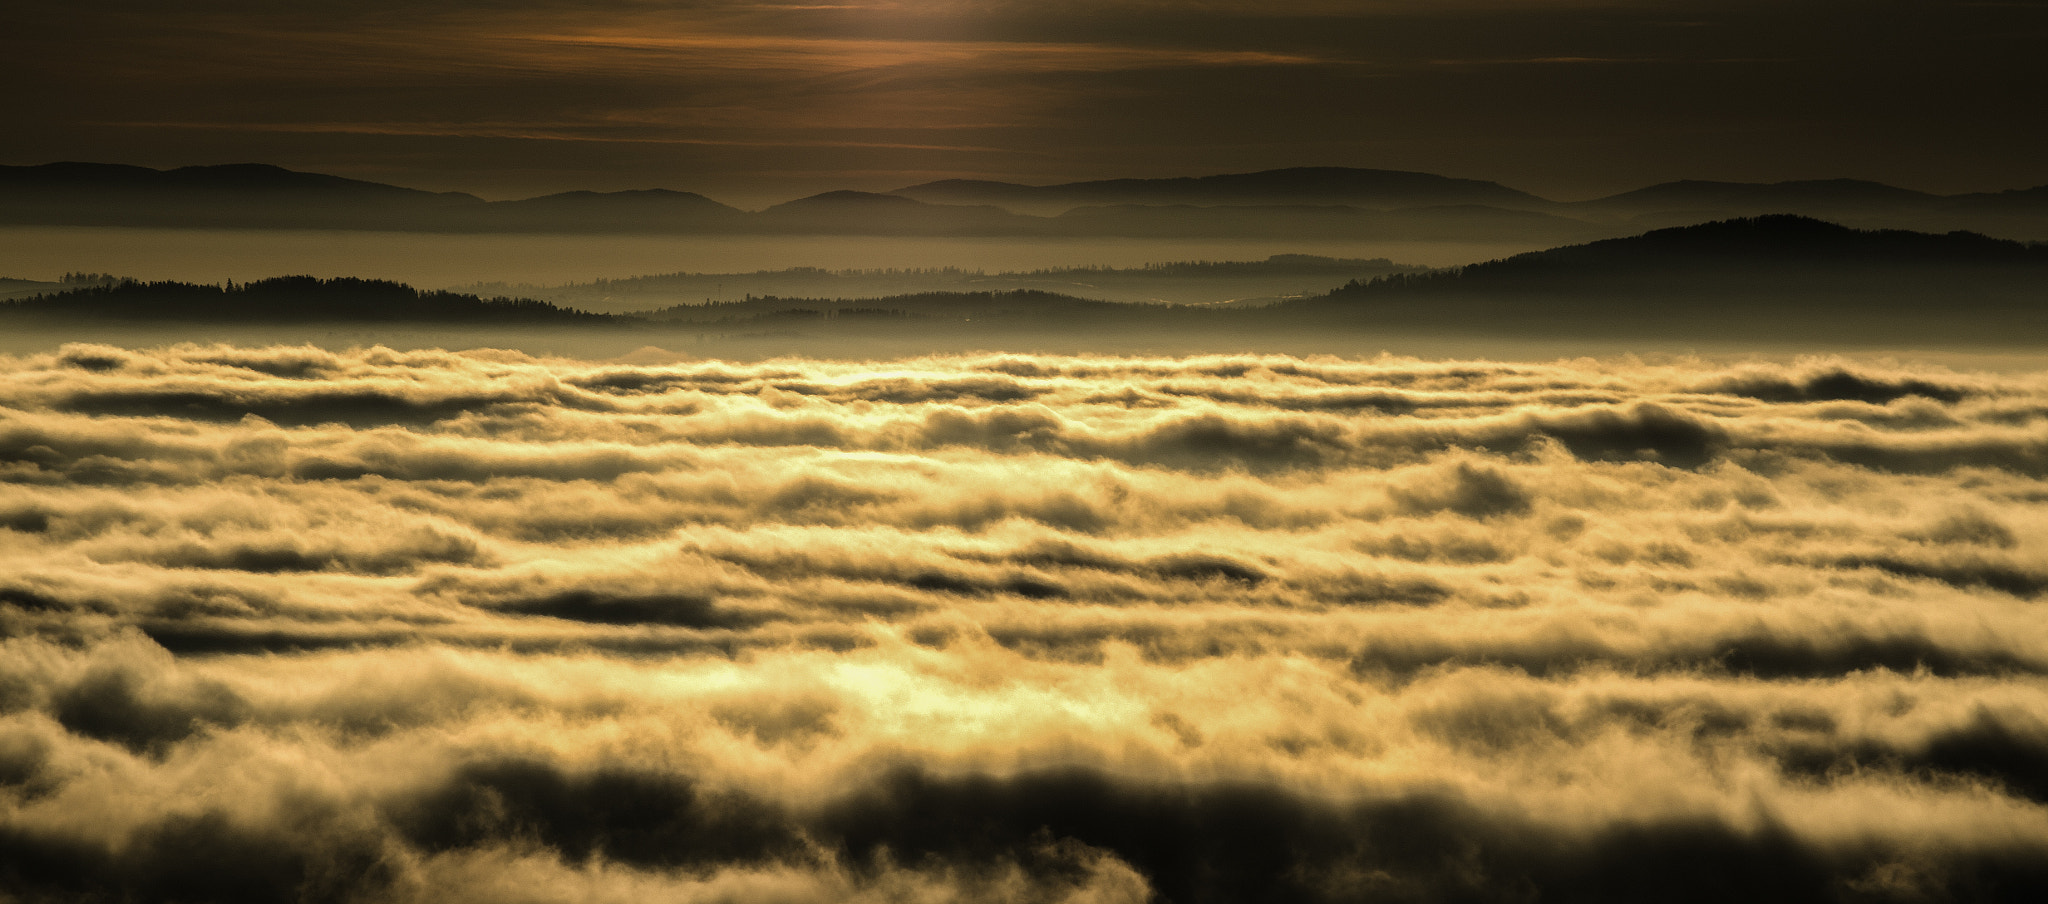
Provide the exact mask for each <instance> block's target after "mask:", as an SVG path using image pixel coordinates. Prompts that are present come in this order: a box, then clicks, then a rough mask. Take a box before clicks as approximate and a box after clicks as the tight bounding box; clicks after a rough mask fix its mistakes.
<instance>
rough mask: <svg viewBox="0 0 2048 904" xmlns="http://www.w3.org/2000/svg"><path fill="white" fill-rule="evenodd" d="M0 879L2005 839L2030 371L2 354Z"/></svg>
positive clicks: (1703, 871) (241, 877)
mask: <svg viewBox="0 0 2048 904" xmlns="http://www.w3.org/2000/svg"><path fill="white" fill-rule="evenodd" d="M0 480H4V481H5V487H6V489H5V492H4V493H0V864H4V865H0V892H5V893H7V894H11V895H14V896H18V897H21V898H24V899H27V900H87V899H93V900H98V899H108V898H112V899H122V898H132V899H178V900H222V901H237V900H280V899H288V900H318V901H357V900H401V901H404V900H418V901H449V900H456V901H460V900H479V901H484V900H489V901H567V900H593V901H611V900H618V901H631V900H647V899H655V898H659V899H664V900H668V899H674V900H707V901H708V900H717V901H735V902H738V901H849V900H852V901H863V900H874V901H882V900H889V901H900V900H932V901H938V900H989V901H1016V900H1032V901H1048V902H1054V901H1058V902H1084V901H1102V902H1109V901H1142V900H1147V899H1158V900H1170V901H1180V902H1187V901H1212V900H1213V901H1242V900H1287V901H1321V900H1360V899H1374V900H1377V899H1387V900H1417V901H1434V900H1474V901H1491V900H1529V899H1532V898H1536V897H1542V898H1545V899H1556V900H1643V899H1659V900H1727V899H1730V898H1735V897H1750V898H1756V899H1762V900H1829V899H1837V900H1877V901H1925V900H1996V899H2013V900H2023V899H2031V898H2032V897H2033V896H2035V895H2038V894H2039V893H2040V892H2041V891H2042V890H2043V889H2044V888H2048V870H2044V868H2043V867H2042V865H2041V864H2042V863H2044V862H2048V857H2044V855H2048V768H2044V766H2043V764H2044V763H2048V619H2043V618H2042V617H2041V612H2042V610H2041V608H2040V607H2041V606H2042V604H2043V603H2042V600H2043V597H2044V594H2048V545H2044V543H2043V541H2042V540H2041V539H2040V538H2042V537H2048V508H2044V504H2048V484H2044V480H2048V376H2044V375H2024V374H2023V375H1999V376H1992V375H1982V374H1968V373H1949V372H1938V371H1931V370H1924V369H1922V370H1902V369H1899V368H1896V367H1891V366H1885V365H1878V364H1872V363H1864V362H1852V361H1840V360H1813V361H1806V362H1799V363H1795V364H1788V365H1776V364H1755V365H1744V366H1737V367H1709V366H1705V365H1685V364H1675V365H1658V366H1651V365H1645V364H1641V363H1637V362H1630V361H1612V362H1597V361H1579V362H1569V363H1559V364H1552V365H1527V364H1500V363H1487V362H1423V361H1414V360H1405V359H1380V360H1368V361H1358V360H1338V359H1296V358H1285V357H1255V356H1235V357H1230V356H1224V357H1207V358H1186V359H1142V358H1090V357H1038V356H1021V355H986V356H969V357H938V358H925V359H916V360H901V361H888V362H871V363H821V362H815V361H802V360H782V361H769V362H764V363H760V364H750V365H737V364H728V363H721V362H687V363H681V364H674V365H665V366H633V365H625V364H618V363H596V362H582V361H572V360H554V359H535V358H531V357H527V356H524V355H521V354H518V353H510V352H468V353H454V352H444V351H421V352H396V351H391V350H388V349H382V348H378V349H369V350H356V351H349V352H330V351H324V350H319V349H314V348H307V347H301V348H284V347H280V348H240V347H228V346H178V347H174V348H168V349H157V350H149V351H136V350H129V349H120V348H114V347H105V346H88V345H74V346H67V347H65V348H64V349H62V350H60V351H57V352H54V353H50V354H45V355H37V356H29V357H19V358H6V359H0Z"/></svg>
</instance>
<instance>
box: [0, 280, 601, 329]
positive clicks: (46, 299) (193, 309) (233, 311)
mask: <svg viewBox="0 0 2048 904" xmlns="http://www.w3.org/2000/svg"><path fill="white" fill-rule="evenodd" d="M0 318H15V319H22V318H26V319H34V320H124V321H151V322H155V321H164V322H179V321H199V322H210V323H224V324H238V325H253V324H266V323H270V324H277V323H325V322H372V323H443V324H455V323H460V324H493V325H504V324H555V325H597V324H605V323H617V322H621V318H618V317H614V316H612V315H607V314H590V313H585V312H583V311H576V310H570V309H567V308H558V307H556V306H554V305H551V304H548V303H547V302H543V301H533V300H531V299H512V298H490V299H486V298H479V297H477V296H475V295H462V294H457V293H454V292H422V291H419V290H417V289H414V288H412V287H411V286H407V285H404V284H401V283H395V282H386V281H383V280H369V279H351V278H341V279H315V278H313V277H310V276H284V277H278V278H275V279H265V280H260V281H257V282H252V283H244V284H241V285H233V284H230V285H225V286H208V285H195V284H192V283H184V282H134V281H124V282H119V283H114V284H111V285H102V286H93V287H89V288H82V289H73V290H70V291H66V292H57V293H51V294H42V295H36V296H33V297H30V298H23V299H17V300H13V301H0Z"/></svg>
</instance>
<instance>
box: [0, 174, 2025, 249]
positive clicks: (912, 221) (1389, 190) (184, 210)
mask: <svg viewBox="0 0 2048 904" xmlns="http://www.w3.org/2000/svg"><path fill="white" fill-rule="evenodd" d="M1780 213H1791V214H1801V215H1806V216H1815V217H1821V218H1825V219H1830V220H1835V221H1838V222H1842V223H1845V224H1848V225H1851V226H1857V227H1861V228H1906V229H1915V230H1920V231H1931V232H1946V231H1951V230H1956V229H1968V230H1973V231H1978V232H1986V233H1990V234H1995V235H2001V236H2005V237H2008V238H2021V239H2035V240H2039V239H2048V186H2042V187H2039V188H2030V189H2019V190H2013V191H2004V192H1980V193H1975V194H1965V195H1952V196H1941V195H1932V194H1927V193H1924V192H1916V191H1910V190H1907V189H1901V188H1895V187H1892V186H1887V185H1883V184H1880V183H1875V182H1866V181H1858V180H1848V179H1838V180H1819V181H1804V182H1779V183H1767V184H1766V183H1734V182H1704V181H1683V182H1671V183H1665V184H1662V185H1654V186H1650V187H1648V188H1643V189H1638V190H1636V191H1631V192H1624V193H1622V194H1618V195H1614V196H1611V197H1607V198H1600V199H1596V200H1591V201H1579V202H1569V203H1566V202H1554V201H1548V200H1545V199H1543V198H1539V197H1536V196H1535V195H1531V194H1528V193H1526V192H1521V191H1517V190H1515V189H1512V188H1508V187H1506V186H1503V185H1500V184H1498V183H1494V182H1484V181H1479V180H1472V179H1452V178H1447V177H1443V176H1435V175H1430V174H1427V173H1414V172H1402V171H1393V170H1372V169H1351V168H1343V167H1304V168H1295V169H1281V170H1268V171H1264V172H1256V173H1238V174H1230V175H1219V176H1204V177H1196V178H1179V179H1110V180H1100V181H1092V182H1072V183H1065V184H1060V185H1043V186H1033V185H1018V184H1013V183H1005V182H989V181H973V180H949V181H943V182H931V183H926V184H924V185H916V186H910V187H908V188H904V189H900V190H898V191H896V192H893V193H886V194H877V193H872V192H854V191H835V192H826V193H824V194H821V195H814V196H812V197H809V198H803V199H799V200H796V201H791V202H788V203H786V204H779V205H776V206H774V207H771V208H769V209H767V210H765V211H761V212H759V213H749V212H746V211H742V210H738V209H735V208H732V207H728V206H726V205H723V204H720V203H718V202H716V201H713V200H711V199H709V198H706V197H704V196H702V195H697V194H691V193H688V192H680V191H668V190H662V189H649V190H640V191H618V192H590V191H575V192H565V193H561V194H555V195H548V196H545V197H539V198H528V199H524V200H517V201H484V200H482V199H479V198H477V197H475V196H473V195H468V194H463V193H460V192H427V191H418V190H414V189H409V188H400V187H397V186H392V185H384V184H380V183H376V182H365V181H362V180H357V179H346V178H342V177H338V176H329V175H321V174H318V173H303V172H295V171H292V170H287V169H282V168H280V167H275V166H269V165H264V164H235V165H228V166H196V167H184V168H181V169H173V170H153V169H148V168H145V167H139V166H121V165H112V164H94V163H52V164H44V165H41V166H0V224H15V225H81V226H155V227H167V228H266V229H272V228H277V229H291V228H299V229H354V230H379V231H415V232H459V233H489V232H523V233H543V232H573V233H639V234H696V235H713V234H717V235H724V234H732V235H763V234H768V235H773V234H797V233H807V234H821V235H986V236H1018V237H1032V236H1038V237H1066V238H1092V237H1151V238H1194V237H1202V238H1229V237H1235V238H1252V237H1256V238H1276V237H1278V238H1303V239H1320V240H1344V239H1365V240H1425V241H1488V242H1494V241H1508V242H1520V243H1527V244H1528V245H1530V246H1540V245H1546V244H1553V243H1558V242H1569V241H1583V240H1586V239H1591V238H1600V237H1607V236H1615V235H1623V234H1627V233H1633V232H1638V231H1641V230H1643V229H1648V228H1657V227H1662V226H1677V225H1687V224H1692V223H1699V222H1704V221H1709V220H1720V219H1728V218H1731V217H1752V216H1760V215H1766V214H1780Z"/></svg>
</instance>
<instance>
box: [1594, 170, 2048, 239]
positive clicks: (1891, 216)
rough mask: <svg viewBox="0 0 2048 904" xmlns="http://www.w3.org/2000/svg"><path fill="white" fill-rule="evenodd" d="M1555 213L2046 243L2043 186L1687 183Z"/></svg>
mask: <svg viewBox="0 0 2048 904" xmlns="http://www.w3.org/2000/svg"><path fill="white" fill-rule="evenodd" d="M1560 212H1561V213H1564V214H1566V215H1570V216H1577V217H1583V218H1588V219H1593V220H1596V221H1597V220H1600V219H1602V218H1613V219H1616V220H1619V221H1624V222H1627V223H1630V224H1633V225H1636V226H1638V227H1657V226H1673V225H1683V224H1691V223H1698V222H1701V221H1704V220H1713V219H1727V218H1733V217H1755V216H1763V215H1768V214H1798V215H1802V216H1809V217H1818V218H1822V219H1828V220H1834V221H1838V222H1842V223H1846V224H1850V225H1855V226H1860V227H1863V228H1907V229H1915V230H1920V231H1934V232H1945V231H1950V230H1956V229H1969V230H1978V231H1984V230H1989V231H1996V232H1999V233H2002V234H2006V235H2010V236H2015V237H2025V238H2031V239H2048V186H2042V187H2040V188H2034V189H2022V190H2018V191H2007V192H1996V193H1980V194H1968V195H1934V194H1928V193H1926V192H1918V191H1912V190H1909V189H1904V188H1898V187H1895V186H1891V185H1885V184H1883V183H1881V182H1869V181H1865V180H1860V179H1822V180H1807V181H1798V182H1768V183H1751V182H1706V181H1693V180H1689V181H1682V182H1666V183H1663V184H1661V185H1652V186H1650V187H1648V188H1641V189H1637V190H1635V191H1630V192H1623V193H1621V194H1618V195H1613V196H1610V197H1606V198H1600V199H1597V200H1593V201H1581V202H1577V203H1573V204H1566V205H1562V206H1561V208H1560Z"/></svg>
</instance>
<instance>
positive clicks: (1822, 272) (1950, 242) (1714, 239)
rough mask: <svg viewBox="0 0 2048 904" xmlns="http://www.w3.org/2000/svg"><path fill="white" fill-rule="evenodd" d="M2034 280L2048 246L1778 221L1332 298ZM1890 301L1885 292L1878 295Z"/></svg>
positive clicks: (1495, 265) (1555, 254) (1470, 270)
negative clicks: (1427, 294)
mask: <svg viewBox="0 0 2048 904" xmlns="http://www.w3.org/2000/svg"><path fill="white" fill-rule="evenodd" d="M1900 279H1904V280H1906V282H1907V283H1909V284H1912V285H1913V287H1914V288H1915V289H1919V288H1924V287H1925V285H1930V284H1941V283H1949V284H1953V285H1956V286H1958V287H1969V286H1978V285H1981V284H1983V283H1986V282H1996V283H2001V284H2010V283H2014V282H2015V281H2018V282H2020V283H2021V284H2024V283H2025V282H2031V281H2040V282H2037V283H2036V284H2038V285H2040V286H2042V287H2043V288H2044V289H2048V245H2042V244H2031V245H2029V244H2023V243H2020V242H2013V241H2006V240H2004V239H1994V238H1989V237H1986V236H1983V235H1978V234H1976V233H1971V232H1951V233H1946V234H1935V233H1925V232H1910V231H1906V230H1898V229H1886V230H1861V229H1851V228H1848V227H1846V226H1840V225H1837V224H1834V223H1829V222H1826V221H1822V220H1816V219H1811V218H1808V217H1800V216H1790V215H1778V216H1763V217H1749V218H1741V219H1731V220H1720V221H1716V222H1712V223H1702V224H1699V225H1697V226H1681V227H1677V228H1672V229H1658V230H1654V231H1651V232H1646V233H1643V234H1642V235H1636V236H1630V237H1627V238H1618V239H1607V240H1604V241H1598V242H1589V243H1587V244H1583V245H1569V246H1565V247H1561V248H1552V249H1549V250H1547V251H1532V252H1529V253H1526V254H1518V255H1515V256H1513V257H1509V258H1504V259H1501V260H1495V261H1488V262H1486V263H1480V264H1472V265H1469V266H1465V267H1458V268H1453V269H1449V270H1439V271H1434V272H1430V273H1418V274H1393V275H1389V276H1386V277H1381V278H1378V279H1373V280H1354V281H1353V282H1351V283H1350V284H1348V285H1345V286H1344V287H1342V288H1340V289H1338V290H1336V291H1335V292H1333V293H1332V297H1333V298H1341V297H1347V296H1360V295H1386V294H1407V293H1435V294H1447V295H1468V294H1502V293H1506V294H1530V293H1535V294H1546V293H1554V292H1589V291H1591V292H1599V291H1602V290H1610V289H1611V290H1627V291H1632V292H1641V291H1658V292H1668V293H1676V294H1697V293H1700V292H1705V291H1724V290H1728V289H1762V290H1768V289H1770V288H1772V286H1773V285H1778V286H1785V285H1793V286H1796V287H1797V288H1798V289H1800V290H1801V291H1808V290H1813V289H1825V288H1827V287H1829V286H1834V287H1839V288H1842V289H1844V290H1855V291H1870V290H1872V289H1879V290H1883V289H1888V288H1904V287H1905V286H1904V284H1901V283H1898V282H1897V281H1898V280H1900ZM1886 294H1889V293H1886Z"/></svg>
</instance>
